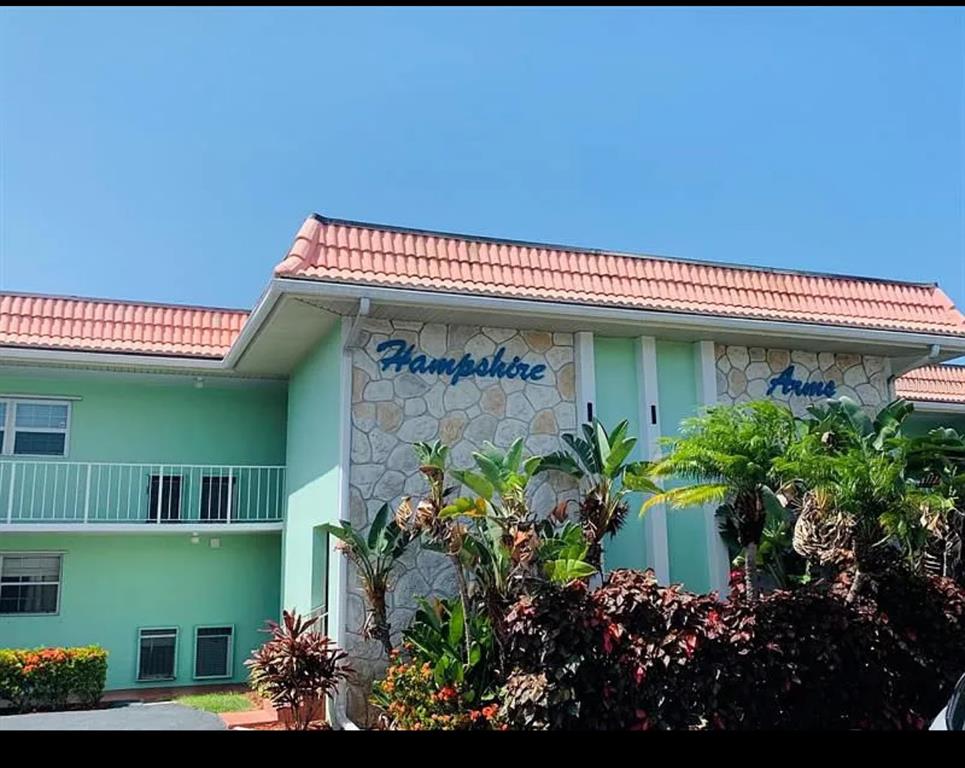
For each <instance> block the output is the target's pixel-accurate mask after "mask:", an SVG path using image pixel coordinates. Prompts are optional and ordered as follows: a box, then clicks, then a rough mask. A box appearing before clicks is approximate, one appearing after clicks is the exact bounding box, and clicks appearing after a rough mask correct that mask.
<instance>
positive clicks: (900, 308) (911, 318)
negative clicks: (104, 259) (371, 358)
mask: <svg viewBox="0 0 965 768" xmlns="http://www.w3.org/2000/svg"><path fill="white" fill-rule="evenodd" d="M275 275H276V276H278V277H286V278H302V279H311V280H327V281H338V282H348V283H362V284H371V285H380V286H390V287H398V288H413V289H423V290H436V291H459V292H463V293H474V294H479V295H487V296H497V297H509V298H527V299H544V300H554V301H564V302H575V303H581V304H596V305H600V304H603V305H609V306H614V307H631V308H639V309H647V310H669V311H674V312H688V313H699V314H708V315H725V316H730V317H743V318H752V319H766V320H786V321H793V322H809V323H822V324H830V325H844V326H854V327H861V328H876V329H888V330H897V331H912V332H927V333H937V334H949V335H965V316H963V315H962V314H961V313H960V312H958V311H957V310H956V309H955V307H954V305H953V304H952V302H951V300H950V299H949V298H948V297H947V296H946V295H945V294H944V293H943V292H942V291H941V289H939V288H938V286H936V285H934V284H918V283H898V282H888V281H884V280H875V279H870V278H859V277H843V276H836V275H821V274H810V273H801V272H791V271H781V270H773V269H759V268H754V267H741V266H730V265H724V264H708V263H703V262H689V261H682V260H678V259H669V258H664V257H652V256H631V255H626V254H619V253H608V252H604V251H594V250H584V249H578V248H571V247H567V246H555V245H541V244H538V243H521V242H513V241H505V240H494V239H487V238H480V237H472V236H466V235H454V234H447V233H437V232H423V231H417V230H409V229H403V228H398V227H386V226H382V225H378V224H365V223H361V222H352V221H343V220H339V219H328V218H324V217H322V216H317V215H316V216H312V217H310V218H309V219H307V220H306V221H305V223H304V224H303V225H302V228H301V229H300V230H299V232H298V235H297V236H296V237H295V242H294V244H293V245H292V247H291V250H290V251H289V253H288V256H287V257H286V258H285V259H284V260H283V261H282V262H281V263H280V264H279V265H278V266H277V267H276V268H275Z"/></svg>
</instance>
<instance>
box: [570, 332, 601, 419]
mask: <svg viewBox="0 0 965 768" xmlns="http://www.w3.org/2000/svg"><path fill="white" fill-rule="evenodd" d="M573 345H574V349H573V353H574V357H575V364H576V424H577V427H579V425H580V424H583V423H584V422H586V421H587V405H588V404H589V403H594V406H593V415H594V417H595V416H597V410H596V405H595V403H596V362H595V360H594V357H593V333H592V332H590V331H578V332H577V333H575V334H574V335H573Z"/></svg>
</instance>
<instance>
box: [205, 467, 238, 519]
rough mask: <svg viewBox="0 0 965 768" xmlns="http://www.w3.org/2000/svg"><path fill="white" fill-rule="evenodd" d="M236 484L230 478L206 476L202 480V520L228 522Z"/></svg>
mask: <svg viewBox="0 0 965 768" xmlns="http://www.w3.org/2000/svg"><path fill="white" fill-rule="evenodd" d="M233 485H234V484H233V483H232V482H231V478H230V477H220V476H206V477H202V478H201V520H202V521H208V522H212V523H215V522H227V520H228V509H229V507H230V506H231V504H230V499H231V491H232V486H233Z"/></svg>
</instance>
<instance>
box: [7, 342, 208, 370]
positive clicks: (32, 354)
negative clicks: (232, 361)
mask: <svg viewBox="0 0 965 768" xmlns="http://www.w3.org/2000/svg"><path fill="white" fill-rule="evenodd" d="M4 361H11V362H14V361H16V362H28V363H29V362H36V363H61V364H66V365H104V366H112V367H115V366H121V367H125V368H152V369H155V370H157V369H159V368H163V369H171V370H178V371H185V372H198V373H210V372H212V371H225V370H226V369H225V366H224V361H223V360H217V359H211V358H206V359H205V358H201V359H196V358H190V357H170V356H168V357H165V356H162V355H147V354H138V353H127V354H124V353H118V352H79V351H75V350H68V349H33V348H27V347H4V348H0V363H2V362H4Z"/></svg>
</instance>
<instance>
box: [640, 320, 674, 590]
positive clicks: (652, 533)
mask: <svg viewBox="0 0 965 768" xmlns="http://www.w3.org/2000/svg"><path fill="white" fill-rule="evenodd" d="M637 383H638V386H639V398H640V400H639V411H640V418H639V421H640V442H641V446H640V448H641V450H640V454H641V456H642V458H643V459H644V460H645V461H656V460H657V459H659V458H660V442H659V440H660V411H659V403H660V392H659V389H658V387H657V345H656V341H655V340H654V339H653V337H651V336H642V337H640V339H639V348H638V350H637ZM644 520H645V522H646V528H647V541H648V542H649V547H650V551H649V552H648V553H647V556H648V557H647V559H648V561H649V562H650V563H651V565H652V566H653V571H654V573H655V574H656V576H657V581H659V582H660V583H661V584H669V583H670V548H669V545H668V540H667V510H666V509H665V507H664V506H663V504H660V505H658V506H655V507H651V508H650V509H649V510H648V511H647V515H646V517H645V518H644Z"/></svg>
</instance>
